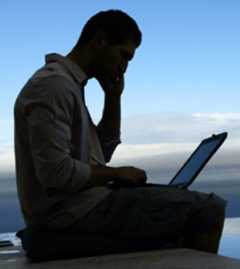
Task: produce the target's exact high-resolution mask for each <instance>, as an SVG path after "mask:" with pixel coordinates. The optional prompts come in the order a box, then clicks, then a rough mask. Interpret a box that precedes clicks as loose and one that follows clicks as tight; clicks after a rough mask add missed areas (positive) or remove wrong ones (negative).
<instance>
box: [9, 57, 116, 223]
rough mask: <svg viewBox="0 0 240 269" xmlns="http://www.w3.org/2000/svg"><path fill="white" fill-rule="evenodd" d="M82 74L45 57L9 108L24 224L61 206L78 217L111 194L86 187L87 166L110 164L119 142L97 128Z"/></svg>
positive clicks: (42, 219) (65, 63) (63, 60)
mask: <svg viewBox="0 0 240 269" xmlns="http://www.w3.org/2000/svg"><path fill="white" fill-rule="evenodd" d="M86 82H87V76H86V74H85V73H84V72H83V71H82V70H81V69H80V67H79V66H78V65H77V64H75V63H74V62H72V61H71V60H69V59H68V58H66V57H63V56H61V55H59V54H49V55H47V56H46V63H45V65H44V66H43V67H42V68H40V69H39V70H37V71H36V72H35V73H34V74H33V76H32V77H31V78H30V79H29V80H28V82H27V83H26V85H25V86H24V87H23V89H22V90H21V91H20V93H19V95H18V97H17V99H16V102H15V105H14V142H15V167H16V182H17V190H18V197H19V201H20V205H21V210H22V213H23V217H24V219H25V222H26V225H27V226H30V225H39V224H41V223H44V222H45V221H46V218H47V216H48V215H49V214H51V213H50V212H53V211H54V210H57V208H61V207H62V206H64V208H66V210H68V211H69V212H71V214H75V215H76V216H77V217H78V218H81V217H83V216H84V215H85V214H86V213H88V212H89V211H90V210H91V209H93V208H94V207H95V206H96V205H97V204H98V203H99V202H100V201H101V200H102V199H104V198H105V197H106V196H107V195H108V194H109V193H110V192H111V190H110V189H109V188H107V187H105V186H99V187H89V186H90V185H91V168H90V164H96V163H102V164H105V163H106V162H108V161H110V159H111V156H112V154H113V152H114V150H115V148H116V146H117V145H118V144H119V143H120V142H121V141H120V130H115V132H113V133H114V136H113V133H112V134H107V133H106V132H105V130H103V128H102V127H101V125H98V126H96V125H95V124H94V123H93V121H92V119H91V117H90V114H89V112H88V109H87V107H86V105H85V102H84V88H83V87H84V85H85V84H86Z"/></svg>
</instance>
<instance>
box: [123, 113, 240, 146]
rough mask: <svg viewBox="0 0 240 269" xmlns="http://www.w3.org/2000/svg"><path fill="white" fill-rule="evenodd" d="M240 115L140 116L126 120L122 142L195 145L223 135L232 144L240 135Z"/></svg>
mask: <svg viewBox="0 0 240 269" xmlns="http://www.w3.org/2000/svg"><path fill="white" fill-rule="evenodd" d="M239 118H240V114H239V113H204V114H203V113H194V114H177V113H162V114H161V115H156V114H154V115H151V114H149V115H138V116H134V117H128V118H126V119H123V120H122V139H123V142H124V143H127V144H150V143H155V144H159V143H192V142H198V141H200V140H202V139H203V138H205V137H207V136H209V135H211V134H213V133H220V132H225V131H227V132H229V137H230V138H231V140H235V139H238V138H239V135H240V120H239Z"/></svg>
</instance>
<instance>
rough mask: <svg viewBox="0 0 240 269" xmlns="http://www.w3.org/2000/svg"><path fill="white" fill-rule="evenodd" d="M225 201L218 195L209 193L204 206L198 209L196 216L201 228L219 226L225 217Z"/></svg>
mask: <svg viewBox="0 0 240 269" xmlns="http://www.w3.org/2000/svg"><path fill="white" fill-rule="evenodd" d="M225 209H226V201H225V200H224V199H222V198H221V197H220V196H218V195H216V194H214V193H211V194H210V196H209V199H208V200H207V201H206V204H205V206H204V207H203V208H202V210H200V213H199V216H198V218H199V219H200V220H201V222H200V225H203V226H202V227H203V229H205V228H206V229H211V228H213V227H221V226H222V224H223V221H224V218H225Z"/></svg>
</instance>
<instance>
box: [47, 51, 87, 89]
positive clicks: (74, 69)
mask: <svg viewBox="0 0 240 269" xmlns="http://www.w3.org/2000/svg"><path fill="white" fill-rule="evenodd" d="M45 61H46V63H50V62H58V63H60V64H61V65H63V66H64V67H65V68H66V69H67V71H68V72H69V73H71V75H72V76H73V77H74V79H76V80H77V82H78V83H79V84H80V85H81V86H82V87H84V86H85V85H86V83H87V80H88V77H87V75H86V74H85V73H84V71H83V70H82V69H81V68H80V67H79V66H78V65H77V64H76V63H74V62H73V61H71V60H70V59H68V58H66V57H64V56H62V55H60V54H58V53H51V54H47V55H46V56H45Z"/></svg>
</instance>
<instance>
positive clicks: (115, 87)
mask: <svg viewBox="0 0 240 269" xmlns="http://www.w3.org/2000/svg"><path fill="white" fill-rule="evenodd" d="M98 81H99V83H100V85H101V87H102V90H103V91H104V92H105V94H106V95H107V96H109V97H120V96H121V94H122V92H123V89H124V76H123V75H122V76H119V77H116V78H104V79H99V80H98Z"/></svg>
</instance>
